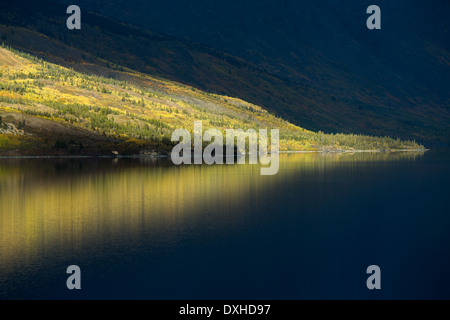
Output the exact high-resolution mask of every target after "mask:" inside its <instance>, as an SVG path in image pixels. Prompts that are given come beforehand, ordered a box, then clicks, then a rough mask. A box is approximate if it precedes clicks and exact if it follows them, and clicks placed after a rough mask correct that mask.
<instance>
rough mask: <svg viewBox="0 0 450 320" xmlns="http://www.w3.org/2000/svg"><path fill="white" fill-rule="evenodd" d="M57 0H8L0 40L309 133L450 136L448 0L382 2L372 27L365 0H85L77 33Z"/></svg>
mask: <svg viewBox="0 0 450 320" xmlns="http://www.w3.org/2000/svg"><path fill="white" fill-rule="evenodd" d="M60 2H62V5H61V6H58V5H54V4H52V3H50V2H48V1H40V2H39V3H35V2H33V1H11V0H3V1H2V3H0V34H1V36H2V40H3V41H4V42H6V43H7V44H9V45H11V46H13V47H16V48H18V49H21V50H25V51H28V52H33V53H36V54H39V55H41V56H44V57H46V58H47V59H49V60H51V61H54V62H57V63H63V64H66V65H70V66H72V67H74V68H77V69H80V68H84V69H85V70H89V68H90V66H92V65H94V64H98V63H99V62H102V63H104V64H108V62H112V63H115V64H117V65H124V66H128V67H131V68H134V69H138V70H139V71H142V72H147V73H151V74H155V75H160V76H162V77H166V78H169V79H172V80H176V81H179V82H181V83H186V84H190V85H194V86H196V87H198V88H201V89H204V90H207V91H210V92H217V93H222V94H228V95H232V96H237V97H240V98H243V99H246V100H248V101H250V102H254V103H257V104H259V105H262V106H264V107H266V108H268V109H269V110H271V111H275V112H276V113H277V114H278V115H280V116H282V117H284V118H286V119H288V120H290V121H292V122H294V123H296V124H298V125H300V126H303V127H305V128H307V129H312V130H324V131H326V132H344V133H348V132H353V133H365V134H374V135H390V136H393V137H401V138H412V139H417V140H418V141H421V142H427V143H430V142H431V143H436V144H439V143H449V137H450V127H449V120H450V112H449V92H450V90H449V89H450V88H449V86H450V81H449V71H450V68H449V64H450V55H449V51H450V50H449V41H448V40H449V38H448V22H447V17H448V13H449V12H450V11H449V8H450V3H449V2H448V1H445V0H443V1H437V0H434V1H427V2H424V1H422V2H420V1H403V0H400V1H377V3H376V4H377V5H379V6H380V7H381V9H382V30H376V31H369V30H367V28H366V27H365V21H366V19H367V17H368V15H367V14H365V11H366V8H367V6H368V5H370V4H372V2H368V1H356V0H353V1H348V0H347V1H328V0H327V1H324V0H321V1H298V0H297V1H289V0H285V1H282V2H281V1H275V0H260V1H250V0H241V1H223V2H218V1H184V0H173V1H167V3H166V2H164V1H139V0H127V1H114V2H111V3H110V1H104V0H90V1H86V0H80V1H77V2H76V4H78V5H80V6H81V8H82V30H81V31H69V30H67V29H66V28H65V20H66V18H67V15H66V14H65V8H66V7H67V6H68V5H69V4H71V2H70V1H60ZM25 3H26V4H27V6H28V10H24V9H23V6H24V4H25ZM88 10H90V11H96V12H100V13H102V14H104V15H106V16H110V17H112V18H114V19H117V20H121V21H125V22H129V23H132V24H135V25H136V24H138V25H141V26H142V27H143V28H141V29H137V28H133V27H130V26H125V25H122V24H120V23H116V22H114V21H112V20H109V19H108V18H102V17H99V16H95V15H90V14H88V13H87V11H88ZM2 25H8V26H9V27H2ZM16 27H22V28H26V29H22V28H16ZM144 29H149V30H154V31H156V32H160V33H164V34H169V35H170V36H164V35H161V34H159V33H155V32H150V31H149V32H147V31H143V30H144ZM30 30H33V32H32V31H30ZM43 35H45V36H43ZM181 38H184V40H180V39H181ZM62 43H64V44H66V45H67V46H64V45H62ZM195 43H200V44H195ZM208 46H209V47H212V48H214V49H209V48H208ZM223 52H227V53H229V54H226V53H223ZM83 61H84V62H87V63H85V64H84V65H82V66H81V65H80V64H78V63H79V62H83ZM94 62H95V63H94ZM74 63H76V64H74ZM109 65H110V64H109ZM91 72H98V70H91Z"/></svg>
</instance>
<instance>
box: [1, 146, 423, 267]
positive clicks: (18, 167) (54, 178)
mask: <svg viewBox="0 0 450 320" xmlns="http://www.w3.org/2000/svg"><path fill="white" fill-rule="evenodd" d="M418 156H421V154H420V153H356V154H315V153H307V154H281V155H280V169H279V172H278V174H277V175H275V176H261V175H260V167H259V165H215V166H206V165H203V166H194V165H192V166H181V167H176V166H173V165H171V164H170V163H169V161H156V162H155V160H153V159H141V160H136V159H135V160H126V161H125V160H122V159H120V160H117V159H115V160H108V159H106V160H101V161H100V160H68V159H59V160H37V159H26V160H24V159H22V160H17V159H16V160H5V159H1V160H0V257H1V258H0V273H3V274H5V273H8V272H9V271H12V270H14V268H16V267H17V266H21V265H27V264H32V263H34V262H36V261H37V260H39V259H43V258H42V257H43V256H46V255H45V254H43V253H45V252H47V253H48V252H53V253H55V254H57V253H59V254H60V253H62V252H65V251H73V250H77V249H79V248H82V247H83V246H84V245H86V243H88V242H89V241H96V242H101V241H103V240H105V239H111V238H114V237H117V239H121V237H122V236H124V235H125V234H126V235H127V236H128V237H133V235H138V234H139V233H140V232H145V231H147V232H148V230H150V231H151V228H152V226H153V225H155V224H156V225H160V224H164V225H176V224H181V223H183V222H184V221H186V220H187V219H195V218H196V216H197V217H198V216H199V215H200V216H201V214H202V212H203V211H204V210H205V209H206V208H208V209H211V208H214V207H220V208H221V209H222V210H221V211H222V212H223V208H229V210H228V211H227V212H229V214H228V215H226V216H217V217H214V219H215V221H217V223H227V224H239V223H244V222H243V219H244V218H245V217H239V216H236V215H233V208H236V206H239V205H242V204H245V203H246V201H247V200H248V198H249V196H250V195H253V197H254V198H256V199H259V197H262V196H264V192H277V185H279V184H280V183H284V182H286V181H288V180H290V179H301V178H302V175H304V174H308V173H311V172H313V173H314V174H317V173H323V172H325V173H326V170H328V169H332V168H333V167H335V166H338V165H346V166H353V165H357V164H358V163H364V162H372V161H399V160H402V161H403V160H405V161H414V159H415V158H416V157H418ZM213 211H214V210H213ZM47 256H48V254H47Z"/></svg>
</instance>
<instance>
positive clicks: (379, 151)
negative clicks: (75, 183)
mask: <svg viewBox="0 0 450 320" xmlns="http://www.w3.org/2000/svg"><path fill="white" fill-rule="evenodd" d="M429 150H430V149H392V150H315V151H279V152H278V153H279V154H302V153H322V154H339V153H375V152H377V153H383V152H386V153H388V152H426V151H429ZM269 154H270V152H269ZM245 155H248V153H246V154H245ZM233 156H236V155H233ZM241 156H242V155H241ZM224 157H227V156H226V155H225V156H224ZM93 158H98V159H121V158H122V159H123V158H125V159H146V158H147V159H148V158H151V159H165V158H170V155H169V154H167V155H163V154H161V155H85V156H70V155H60V156H58V155H53V156H1V155H0V160H1V159H93Z"/></svg>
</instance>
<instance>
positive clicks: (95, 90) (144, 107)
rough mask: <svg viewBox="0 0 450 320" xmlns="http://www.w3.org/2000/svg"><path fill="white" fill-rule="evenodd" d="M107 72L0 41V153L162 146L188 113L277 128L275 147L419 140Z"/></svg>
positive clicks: (162, 149) (409, 145)
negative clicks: (321, 125) (366, 132)
mask: <svg viewBox="0 0 450 320" xmlns="http://www.w3.org/2000/svg"><path fill="white" fill-rule="evenodd" d="M116 69H117V68H116ZM102 74H103V73H102ZM111 74H112V75H113V77H110V78H106V77H101V76H96V75H87V74H82V73H79V72H75V71H73V70H70V69H67V68H64V67H61V66H58V65H55V64H51V63H48V62H45V61H43V60H40V59H37V58H35V57H33V56H30V55H27V54H23V53H20V52H18V51H15V50H12V49H10V48H6V47H2V48H0V154H7V155H55V154H57V155H58V154H59V155H67V154H71V155H111V154H112V152H115V153H119V154H139V153H140V154H143V153H144V154H155V153H157V154H160V153H167V152H168V151H169V150H170V148H171V146H172V143H171V141H170V136H171V133H172V131H173V130H174V129H176V128H186V129H188V130H190V131H192V130H193V125H194V121H196V120H201V121H203V128H204V129H208V128H217V129H219V130H221V131H224V130H225V129H228V128H235V129H238V128H242V129H244V130H246V129H249V128H253V129H255V130H258V129H279V130H280V150H282V151H313V150H349V149H360V150H361V149H365V150H374V149H376V150H386V149H419V148H422V146H419V145H417V144H416V143H415V142H409V141H400V140H398V139H396V140H394V139H391V138H375V137H368V136H360V135H343V134H337V135H328V134H324V133H322V132H319V133H314V132H311V131H308V130H304V129H302V128H299V127H297V126H295V125H293V124H291V123H289V122H287V121H284V120H282V119H280V118H277V117H275V116H273V115H271V114H270V113H269V112H267V111H266V110H264V109H262V108H261V107H259V106H256V105H254V104H251V103H248V102H245V101H243V100H240V99H237V98H232V97H226V96H220V95H215V94H209V93H205V92H202V91H200V90H197V89H195V88H193V87H190V86H185V85H182V84H178V83H174V82H171V81H167V80H163V79H159V78H155V77H151V76H148V75H146V74H141V73H139V72H136V71H132V70H128V69H125V68H123V71H120V72H119V71H117V70H116V71H114V72H113V73H111ZM119 79H120V80H119Z"/></svg>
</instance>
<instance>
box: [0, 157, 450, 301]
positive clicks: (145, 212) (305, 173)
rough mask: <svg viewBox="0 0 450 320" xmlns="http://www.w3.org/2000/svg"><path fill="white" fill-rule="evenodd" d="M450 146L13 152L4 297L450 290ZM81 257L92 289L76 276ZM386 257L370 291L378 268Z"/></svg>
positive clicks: (1, 250)
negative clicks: (271, 152) (273, 151)
mask: <svg viewBox="0 0 450 320" xmlns="http://www.w3.org/2000/svg"><path fill="white" fill-rule="evenodd" d="M449 162H450V156H449V153H448V152H434V151H429V152H427V153H425V154H424V153H357V154H288V155H286V154H284V155H281V158H280V170H279V173H278V174H277V175H275V176H261V175H260V168H259V166H257V165H218V166H206V165H202V166H200V165H192V166H180V167H177V166H174V165H172V164H171V162H170V160H167V159H0V298H1V299H13V298H14V299H16V298H19V299H27V298H32V299H46V298H64V299H67V298H74V299H78V298H87V299H92V298H101V299H108V298H115V299H118V298H120V299H123V298H125V299H316V298H320V299H349V298H356V299H359V298H361V299H362V298H364V299H367V298H368V299H371V298H373V299H380V298H381V299H390V298H396V299H411V298H412V299H417V298H421V299H422V298H425V299H427V298H446V299H448V298H450V289H449V288H450V280H449V277H448V271H449V270H450V251H449V246H450V232H449V231H448V230H450V216H449V214H448V208H447V202H448V196H449V194H450V193H449V191H450V190H449V186H448V181H449V178H450V170H449V168H450V167H449ZM72 264H75V265H78V266H80V268H81V271H82V290H79V291H69V290H68V289H67V288H66V279H67V276H68V275H67V274H66V268H67V266H69V265H72ZM372 264H376V265H379V266H380V267H381V272H382V289H381V290H380V291H369V290H368V289H367V287H366V279H367V276H368V275H367V274H366V268H367V267H368V266H369V265H372Z"/></svg>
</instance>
